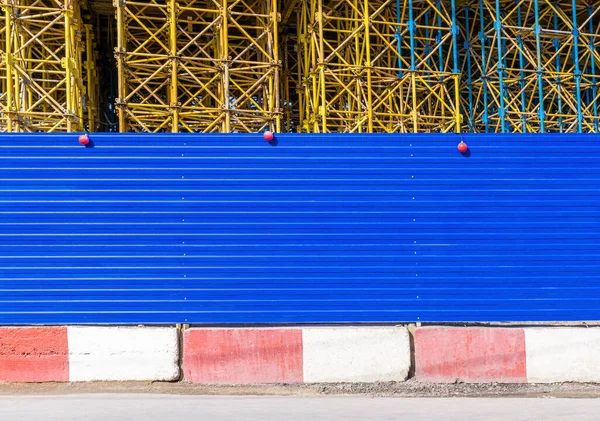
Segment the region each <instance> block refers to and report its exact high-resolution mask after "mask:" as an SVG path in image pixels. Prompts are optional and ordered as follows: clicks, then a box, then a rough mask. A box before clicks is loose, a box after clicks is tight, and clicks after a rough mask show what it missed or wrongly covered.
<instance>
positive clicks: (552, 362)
mask: <svg viewBox="0 0 600 421" xmlns="http://www.w3.org/2000/svg"><path fill="white" fill-rule="evenodd" d="M525 343H526V348H527V381H528V383H562V382H582V383H584V382H589V383H600V328H561V327H551V328H526V329H525Z"/></svg>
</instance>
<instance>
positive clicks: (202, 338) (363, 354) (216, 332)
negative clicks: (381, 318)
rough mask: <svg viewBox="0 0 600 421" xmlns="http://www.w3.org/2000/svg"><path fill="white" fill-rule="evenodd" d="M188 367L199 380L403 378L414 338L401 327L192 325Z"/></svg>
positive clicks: (186, 371) (188, 333) (187, 347)
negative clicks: (246, 327)
mask: <svg viewBox="0 0 600 421" xmlns="http://www.w3.org/2000/svg"><path fill="white" fill-rule="evenodd" d="M183 370H184V376H185V379H186V380H189V381H192V382H194V383H235V384H252V383H303V382H304V383H316V382H374V381H404V380H406V379H407V377H408V372H409V370H410V340H409V335H408V330H407V329H406V328H402V327H322V328H321V327H316V328H301V329H300V328H299V329H295V328H290V329H189V330H186V331H185V332H184V339H183Z"/></svg>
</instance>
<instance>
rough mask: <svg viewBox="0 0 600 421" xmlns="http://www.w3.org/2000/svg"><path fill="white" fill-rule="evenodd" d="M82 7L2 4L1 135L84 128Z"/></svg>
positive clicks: (71, 1)
mask: <svg viewBox="0 0 600 421" xmlns="http://www.w3.org/2000/svg"><path fill="white" fill-rule="evenodd" d="M81 4H82V3H80V2H79V1H77V0H61V1H53V0H3V3H2V8H3V10H4V20H3V25H1V26H0V38H1V47H0V48H1V49H2V63H1V66H0V67H1V68H2V70H1V72H0V80H1V82H0V83H1V87H2V95H1V96H0V107H1V109H2V115H1V117H0V119H1V122H2V130H3V131H7V132H34V131H46V132H53V131H77V130H81V129H82V128H83V102H82V96H83V94H84V87H83V80H82V71H83V69H82V51H83V41H82V29H83V26H82V20H81V13H80V5H81Z"/></svg>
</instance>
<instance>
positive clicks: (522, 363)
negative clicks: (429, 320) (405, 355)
mask: <svg viewBox="0 0 600 421" xmlns="http://www.w3.org/2000/svg"><path fill="white" fill-rule="evenodd" d="M415 363H416V367H415V374H416V378H417V380H418V381H422V382H430V383H455V382H464V383H490V382H499V383H526V382H527V368H526V351H525V331H524V330H523V329H502V328H464V329H463V328H419V329H417V330H416V332H415Z"/></svg>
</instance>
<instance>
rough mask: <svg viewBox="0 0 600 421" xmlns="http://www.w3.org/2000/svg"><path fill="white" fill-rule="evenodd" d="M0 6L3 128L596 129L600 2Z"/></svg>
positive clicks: (73, 0)
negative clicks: (1, 14) (1, 13)
mask: <svg viewBox="0 0 600 421" xmlns="http://www.w3.org/2000/svg"><path fill="white" fill-rule="evenodd" d="M88 1H89V3H88ZM2 5H3V10H4V19H3V21H2V24H0V51H1V58H2V60H1V63H0V89H1V92H0V107H1V112H0V130H2V131H6V132H22V131H42V132H44V131H48V132H50V131H83V130H86V131H121V132H151V133H154V132H189V133H206V132H222V133H228V132H260V131H266V130H270V131H274V132H305V133H370V132H382V133H420V132H435V133H452V132H454V133H461V132H474V133H483V132H498V133H513V132H519V133H546V132H564V133H567V132H576V133H584V132H593V133H597V132H598V131H599V128H600V120H599V118H600V117H599V115H598V114H599V112H600V110H599V107H600V98H599V96H600V92H599V89H598V88H599V86H598V78H599V77H600V55H599V52H598V43H599V42H600V0H589V1H580V0H115V1H114V2H113V3H111V2H110V1H109V0H2Z"/></svg>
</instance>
